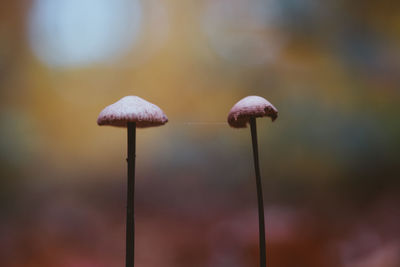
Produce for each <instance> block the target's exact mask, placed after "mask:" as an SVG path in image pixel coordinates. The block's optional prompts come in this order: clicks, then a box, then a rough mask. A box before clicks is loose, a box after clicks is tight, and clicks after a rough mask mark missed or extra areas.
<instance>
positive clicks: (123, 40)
mask: <svg viewBox="0 0 400 267" xmlns="http://www.w3.org/2000/svg"><path fill="white" fill-rule="evenodd" d="M141 20H142V7H141V4H140V2H139V1H138V0H58V1H53V0H37V1H36V2H35V3H34V5H33V7H32V10H31V14H30V18H29V39H30V44H31V47H32V49H33V51H34V53H35V55H36V56H37V57H38V58H39V59H40V60H41V61H43V62H44V63H46V64H47V65H50V66H54V67H79V66H82V65H89V64H96V63H104V62H107V61H111V60H112V59H115V58H117V57H118V56H121V55H122V54H124V52H127V51H128V50H129V48H130V47H131V46H132V44H133V43H134V42H135V40H136V39H137V36H138V34H139V32H140V24H141Z"/></svg>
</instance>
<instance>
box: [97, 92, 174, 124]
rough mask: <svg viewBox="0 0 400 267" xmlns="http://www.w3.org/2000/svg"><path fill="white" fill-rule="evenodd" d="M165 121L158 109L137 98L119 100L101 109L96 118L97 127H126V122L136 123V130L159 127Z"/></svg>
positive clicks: (165, 117) (163, 115)
mask: <svg viewBox="0 0 400 267" xmlns="http://www.w3.org/2000/svg"><path fill="white" fill-rule="evenodd" d="M167 121H168V118H167V116H166V115H165V114H164V112H163V111H162V110H161V109H160V108H159V107H157V106H156V105H154V104H152V103H150V102H148V101H146V100H144V99H143V98H140V97H138V96H125V97H123V98H121V99H120V100H118V101H117V102H115V103H114V104H111V105H109V106H107V107H106V108H105V109H103V110H102V111H101V112H100V115H99V117H98V118H97V124H98V125H111V126H117V127H126V126H127V123H128V122H136V127H137V128H146V127H152V126H160V125H163V124H165V123H166V122H167Z"/></svg>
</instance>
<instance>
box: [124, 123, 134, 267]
mask: <svg viewBox="0 0 400 267" xmlns="http://www.w3.org/2000/svg"><path fill="white" fill-rule="evenodd" d="M135 157H136V123H135V122H128V158H127V162H128V196H127V199H128V200H127V207H126V260H125V261H126V267H134V265H135Z"/></svg>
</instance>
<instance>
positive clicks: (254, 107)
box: [228, 96, 278, 128]
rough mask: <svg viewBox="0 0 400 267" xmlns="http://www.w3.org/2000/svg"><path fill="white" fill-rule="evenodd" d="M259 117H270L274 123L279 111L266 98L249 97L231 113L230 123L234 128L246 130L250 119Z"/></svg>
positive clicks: (235, 106) (240, 102)
mask: <svg viewBox="0 0 400 267" xmlns="http://www.w3.org/2000/svg"><path fill="white" fill-rule="evenodd" d="M257 117H270V118H271V119H272V121H274V120H275V119H276V118H277V117H278V110H277V109H276V108H275V107H274V106H273V105H272V104H271V103H269V102H268V101H267V100H266V99H265V98H262V97H260V96H247V97H245V98H243V99H241V100H240V101H239V102H237V103H236V104H235V105H234V106H233V107H232V109H231V111H229V114H228V123H229V125H230V126H231V127H233V128H246V125H247V123H248V122H249V120H250V118H257Z"/></svg>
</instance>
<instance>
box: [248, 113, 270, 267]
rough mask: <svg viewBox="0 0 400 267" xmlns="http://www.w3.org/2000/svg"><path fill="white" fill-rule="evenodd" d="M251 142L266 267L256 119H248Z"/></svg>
mask: <svg viewBox="0 0 400 267" xmlns="http://www.w3.org/2000/svg"><path fill="white" fill-rule="evenodd" d="M250 129H251V140H252V143H253V157H254V169H255V171H256V184H257V201H258V226H259V232H258V233H259V238H260V240H259V242H260V267H266V266H267V251H266V244H265V223H264V202H263V194H262V186H261V175H260V164H259V160H258V144H257V126H256V118H251V119H250Z"/></svg>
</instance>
